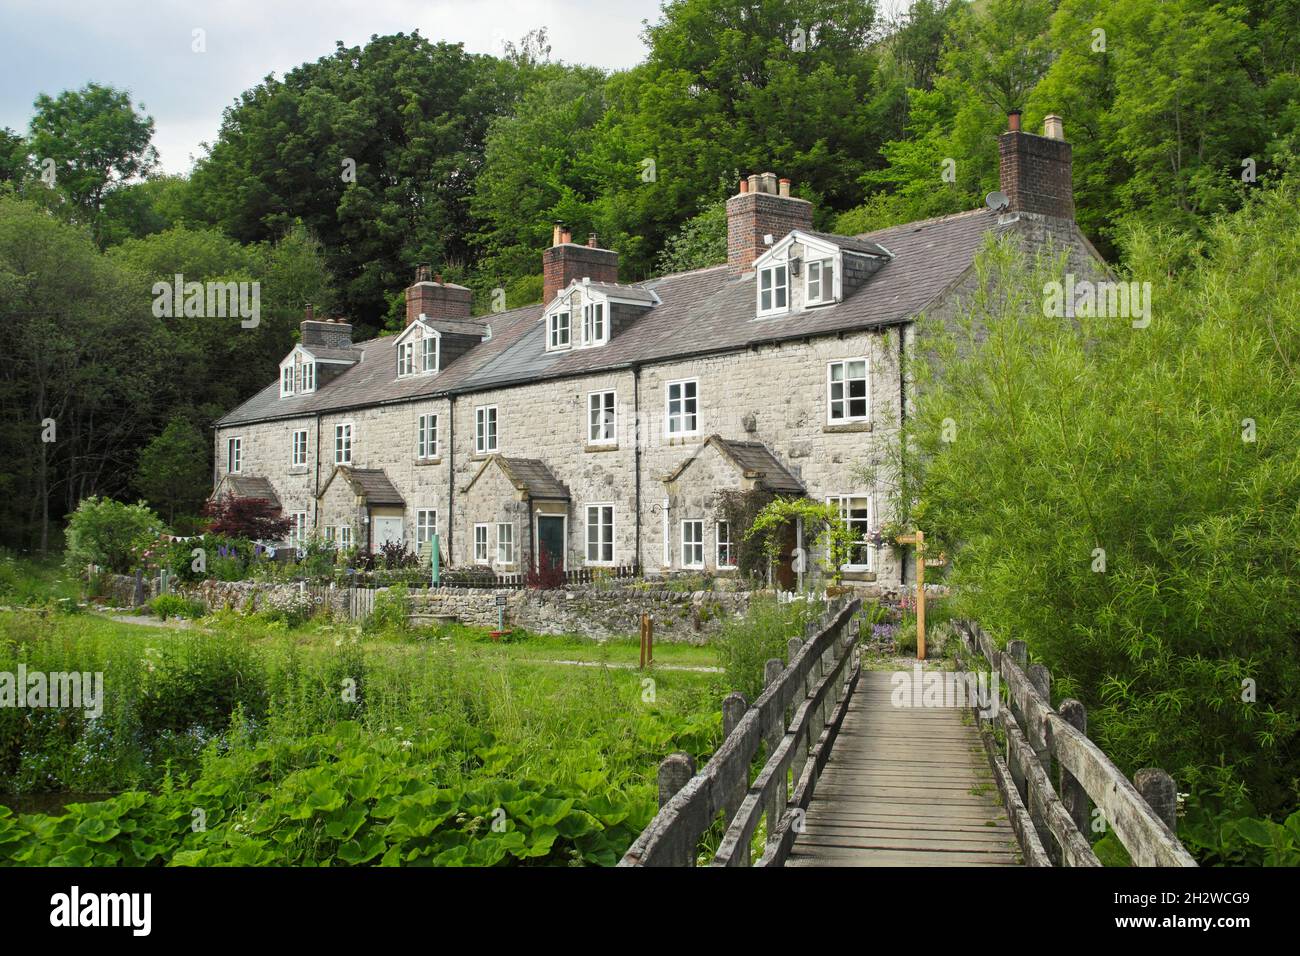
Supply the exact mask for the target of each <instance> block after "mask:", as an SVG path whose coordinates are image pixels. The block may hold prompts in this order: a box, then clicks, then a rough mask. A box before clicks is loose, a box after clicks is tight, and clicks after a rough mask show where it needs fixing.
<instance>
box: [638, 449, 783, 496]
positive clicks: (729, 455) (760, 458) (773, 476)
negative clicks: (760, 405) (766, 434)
mask: <svg viewBox="0 0 1300 956" xmlns="http://www.w3.org/2000/svg"><path fill="white" fill-rule="evenodd" d="M710 445H712V446H713V447H714V448H716V449H718V451H719V452H721V454H722V457H723V458H726V459H727V460H728V461H730V462H731V463H732V464H733V465H734V466H735V467H736V469H737V470H738V471H740V472H741V474H743V475H744V476H745V477H746V478H752V479H754V481H755V483H756V484H757V485H758V487H760V488H764V489H766V490H768V491H771V492H774V493H776V494H778V495H784V494H790V495H803V494H807V489H806V488H804V486H803V482H801V481H800V480H799V479H798V478H796V477H795V476H794V475H792V474H790V472H789V471H788V470H787V469H786V467H785V465H783V464H781V462H780V461H779V460H778V459H777V457H776V456H775V455H773V454H772V452H771V451H770V450H769V449H768V447H767V446H766V445H764V444H763V443H762V442H761V441H735V440H734V439H728V438H723V437H722V436H721V435H710V436H709V437H708V438H706V439H705V440H704V441H703V443H701V445H700V447H699V448H697V449H696V450H695V452H694V453H693V454H692V455H690V456H689V457H688V458H687V459H686V460H685V461H683V462H682V463H681V464H680V465H678V466H677V467H676V468H674V469H673V470H672V471H671V472H670V473H669V474H667V475H665V476H664V479H663V480H664V481H676V480H677V478H679V477H680V476H681V474H682V472H684V471H685V470H686V469H687V468H689V467H690V466H691V463H692V462H694V461H695V459H696V458H698V457H699V456H700V455H701V454H702V453H703V451H704V449H705V448H708V447H709V446H710Z"/></svg>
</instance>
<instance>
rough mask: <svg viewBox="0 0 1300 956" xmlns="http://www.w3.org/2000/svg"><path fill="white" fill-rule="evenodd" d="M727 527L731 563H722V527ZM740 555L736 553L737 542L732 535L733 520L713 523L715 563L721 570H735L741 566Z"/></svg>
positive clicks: (728, 551)
mask: <svg viewBox="0 0 1300 956" xmlns="http://www.w3.org/2000/svg"><path fill="white" fill-rule="evenodd" d="M723 528H726V529H727V537H726V539H725V541H726V544H727V553H728V554H729V555H730V556H731V562H730V563H729V564H723V563H722V543H723V540H724V539H723V537H722V529H723ZM737 559H738V555H737V554H736V542H735V541H734V540H733V539H732V537H731V522H730V521H718V522H715V523H714V525H713V564H714V567H716V568H717V569H718V570H719V571H734V570H736V568H737V567H738V566H739V561H738V560H737Z"/></svg>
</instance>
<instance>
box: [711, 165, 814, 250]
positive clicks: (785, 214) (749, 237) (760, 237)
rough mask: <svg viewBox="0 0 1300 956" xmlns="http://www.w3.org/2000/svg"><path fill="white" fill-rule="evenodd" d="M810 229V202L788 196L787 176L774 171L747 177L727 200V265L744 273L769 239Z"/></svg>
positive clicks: (765, 248)
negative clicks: (796, 230) (736, 191)
mask: <svg viewBox="0 0 1300 956" xmlns="http://www.w3.org/2000/svg"><path fill="white" fill-rule="evenodd" d="M811 228H812V204H811V203H809V202H808V201H807V200H804V199H797V198H795V197H794V196H791V195H790V180H789V179H786V178H782V179H780V180H778V179H777V177H776V174H775V173H755V174H754V175H752V176H748V177H746V178H745V179H742V180H741V181H740V192H739V193H738V194H736V195H735V196H732V197H731V198H730V199H728V200H727V265H728V266H729V267H730V269H731V271H732V273H734V274H739V273H743V272H748V271H749V270H750V269H751V268H752V267H753V265H754V260H755V259H757V258H758V257H759V256H761V255H762V254H763V253H764V252H765V251H767V247H768V246H769V245H770V244H771V242H772V241H773V239H775V238H778V237H780V236H784V235H788V234H789V233H790V232H792V231H793V230H795V229H811Z"/></svg>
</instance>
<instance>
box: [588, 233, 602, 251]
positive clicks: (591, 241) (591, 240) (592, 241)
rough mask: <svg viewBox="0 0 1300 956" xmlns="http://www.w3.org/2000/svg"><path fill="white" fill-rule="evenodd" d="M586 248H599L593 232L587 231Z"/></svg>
mask: <svg viewBox="0 0 1300 956" xmlns="http://www.w3.org/2000/svg"><path fill="white" fill-rule="evenodd" d="M587 248H588V249H599V248H600V243H599V242H598V241H597V236H596V234H595V233H594V232H589V233H587Z"/></svg>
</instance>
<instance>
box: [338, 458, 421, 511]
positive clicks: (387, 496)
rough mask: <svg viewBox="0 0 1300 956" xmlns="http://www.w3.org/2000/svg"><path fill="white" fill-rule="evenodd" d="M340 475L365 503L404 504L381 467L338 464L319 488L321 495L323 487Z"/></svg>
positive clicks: (401, 505)
mask: <svg viewBox="0 0 1300 956" xmlns="http://www.w3.org/2000/svg"><path fill="white" fill-rule="evenodd" d="M340 475H341V476H342V477H343V479H344V480H345V481H347V483H348V484H350V485H351V486H352V490H353V491H355V492H356V493H357V495H358V496H359V497H361V498H362V499H363V500H364V501H365V502H366V504H370V505H397V506H398V507H404V506H405V505H406V501H405V499H404V498H402V495H401V493H400V492H399V491H398V490H397V489H396V488H395V487H394V486H393V483H392V481H390V480H389V478H388V474H387V473H386V472H385V471H384V469H382V468H353V467H351V466H350V465H338V466H336V467H335V469H334V473H333V474H332V475H330V477H329V481H326V482H325V487H324V488H321V494H322V495H324V494H325V489H326V488H328V487H329V486H330V482H331V481H333V480H334V479H335V478H336V477H337V476H340Z"/></svg>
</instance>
